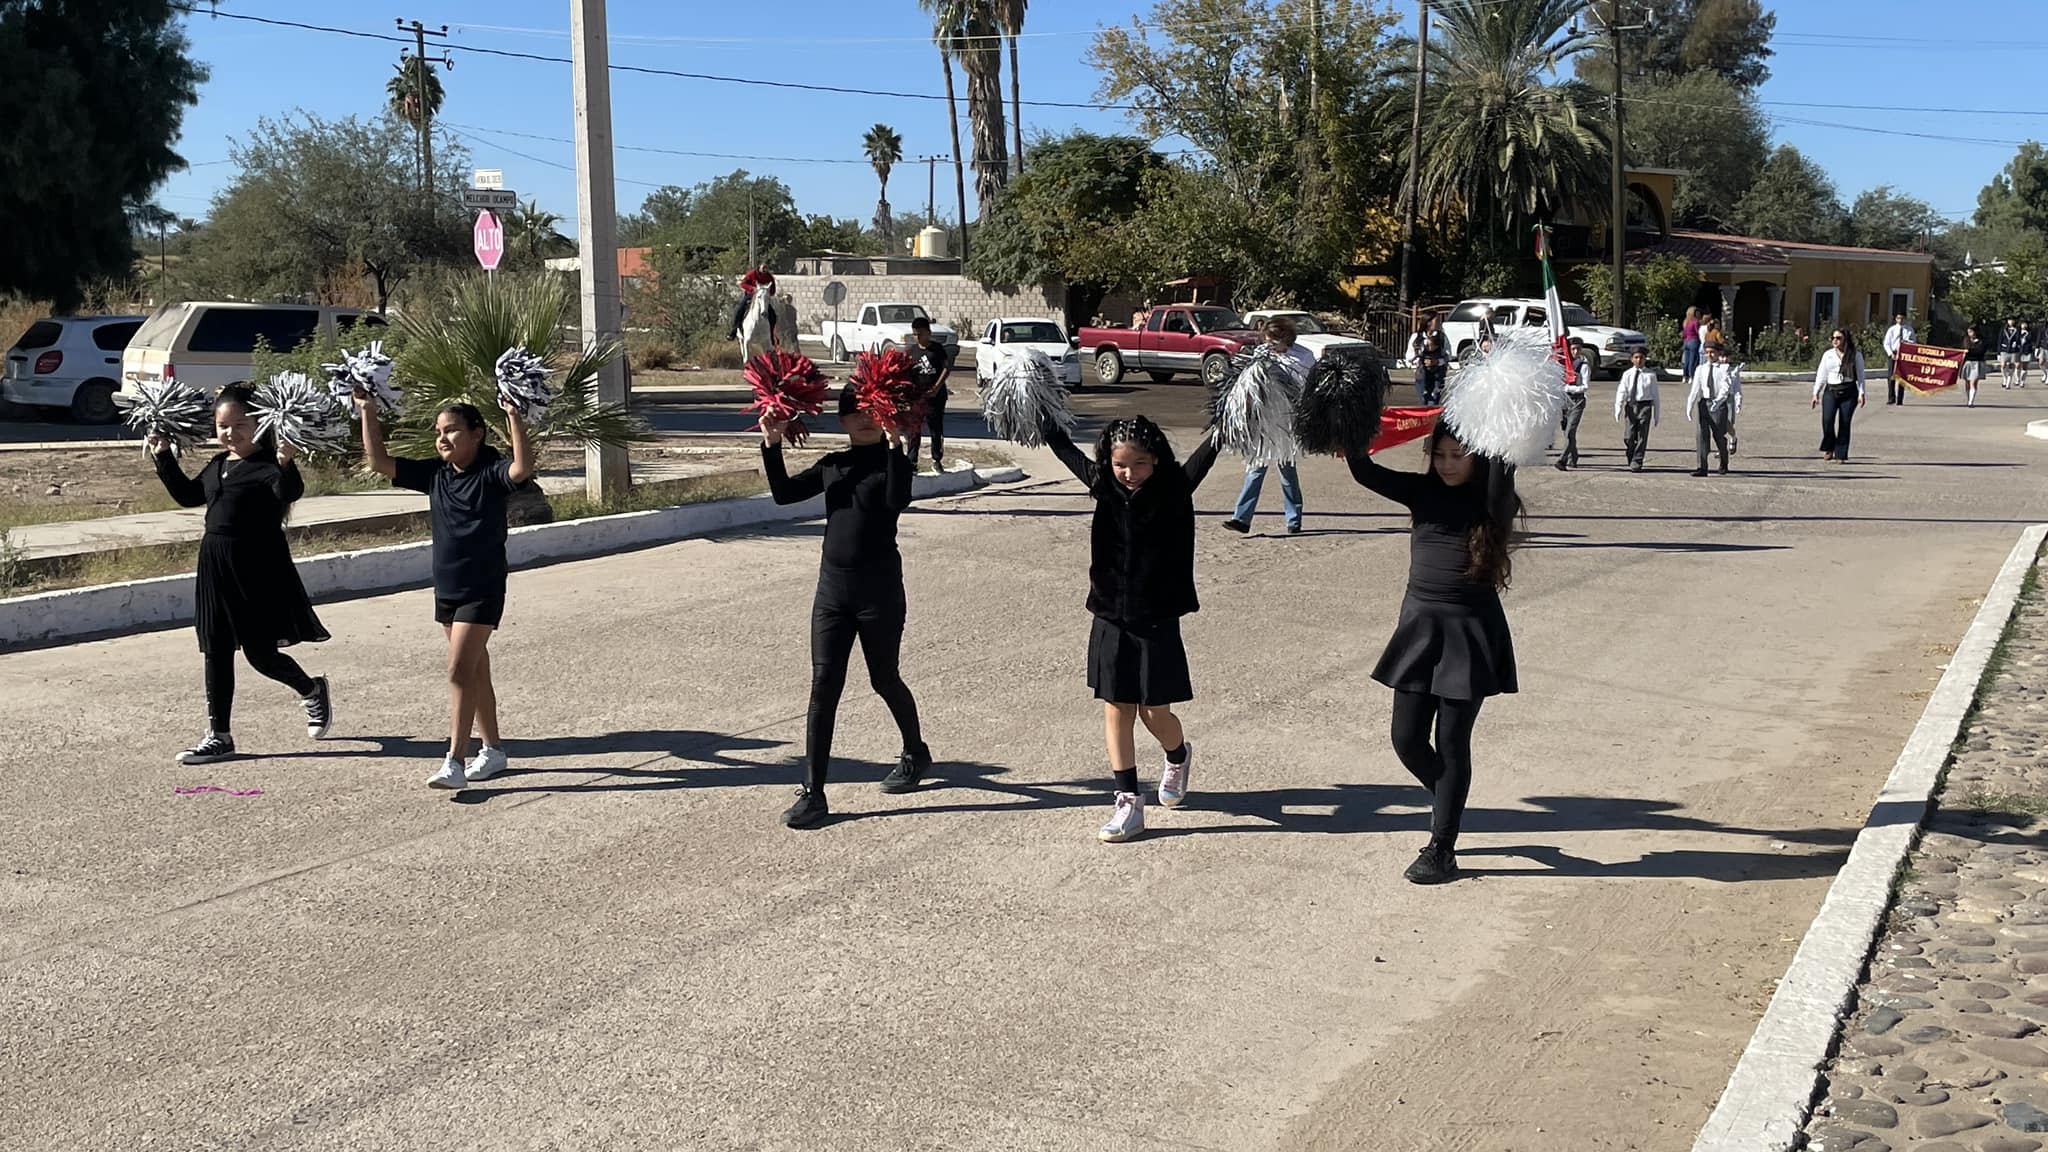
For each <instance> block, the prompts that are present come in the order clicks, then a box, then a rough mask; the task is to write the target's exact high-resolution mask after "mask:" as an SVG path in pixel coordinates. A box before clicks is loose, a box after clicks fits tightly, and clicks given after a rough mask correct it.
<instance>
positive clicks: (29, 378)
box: [0, 316, 142, 424]
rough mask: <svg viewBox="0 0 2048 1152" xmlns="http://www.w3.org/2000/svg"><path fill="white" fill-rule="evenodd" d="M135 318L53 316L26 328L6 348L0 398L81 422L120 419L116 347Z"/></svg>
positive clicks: (133, 326)
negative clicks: (116, 404) (116, 391)
mask: <svg viewBox="0 0 2048 1152" xmlns="http://www.w3.org/2000/svg"><path fill="white" fill-rule="evenodd" d="M140 327H142V317H140V316H53V317H51V318H50V319H48V320H38V321H36V322H35V323H33V324H31V325H29V326H28V331H26V332H24V333H22V334H21V339H19V340H17V341H15V342H14V347H12V348H9V349H8V350H7V371H6V375H5V376H4V377H0V399H4V400H6V401H7V402H9V403H11V404H23V405H27V406H28V407H31V408H38V409H41V410H42V411H44V412H45V413H69V414H70V415H71V418H72V419H74V420H77V421H79V422H81V423H85V424H111V423H113V422H114V421H115V420H118V419H120V416H121V414H120V411H119V410H118V409H116V408H115V407H114V392H115V390H116V389H118V388H119V387H120V378H121V350H122V349H124V348H126V347H127V346H128V340H129V338H130V337H132V336H134V335H135V330H136V329H138V328H140Z"/></svg>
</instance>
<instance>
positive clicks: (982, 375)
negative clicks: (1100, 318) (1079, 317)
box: [974, 316, 1081, 388]
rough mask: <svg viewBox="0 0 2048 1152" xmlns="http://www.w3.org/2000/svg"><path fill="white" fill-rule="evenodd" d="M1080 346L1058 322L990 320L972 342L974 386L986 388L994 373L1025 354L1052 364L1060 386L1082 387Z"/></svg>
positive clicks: (1023, 318) (1014, 318) (1025, 318)
mask: <svg viewBox="0 0 2048 1152" xmlns="http://www.w3.org/2000/svg"><path fill="white" fill-rule="evenodd" d="M1080 349H1081V342H1080V341H1079V340H1077V339H1074V338H1071V337H1069V336H1068V335H1067V330H1066V329H1065V328H1062V327H1060V324H1059V321H1057V320H1046V319H1043V318H1040V317H1036V316H1006V317H1003V318H1002V319H1000V320H991V321H989V322H988V323H987V324H986V325H984V326H983V327H982V329H981V339H979V340H976V341H975V342H974V382H975V383H976V384H986V383H988V382H989V381H990V380H991V379H993V378H994V377H995V374H996V369H997V368H999V367H1001V366H1002V364H1003V362H1004V361H1005V360H1008V359H1009V358H1010V357H1012V356H1017V355H1021V354H1022V353H1023V352H1025V351H1036V352H1043V353H1045V355H1046V358H1047V359H1049V360H1051V361H1052V366H1053V370H1054V371H1055V372H1057V373H1058V374H1059V378H1060V383H1062V384H1065V385H1066V386H1067V387H1069V388H1079V387H1080V386H1081V351H1080Z"/></svg>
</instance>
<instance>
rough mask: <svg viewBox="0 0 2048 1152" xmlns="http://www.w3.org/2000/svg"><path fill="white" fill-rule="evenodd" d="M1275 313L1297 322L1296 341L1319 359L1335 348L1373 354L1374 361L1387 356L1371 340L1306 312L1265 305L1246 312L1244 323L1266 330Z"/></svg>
mask: <svg viewBox="0 0 2048 1152" xmlns="http://www.w3.org/2000/svg"><path fill="white" fill-rule="evenodd" d="M1275 316H1285V317H1287V318H1288V319H1289V320H1292V321H1294V342H1295V343H1296V344H1299V345H1301V346H1302V347H1303V348H1306V349H1308V350H1309V351H1311V352H1313V353H1315V354H1316V359H1318V360H1321V359H1322V358H1323V353H1325V352H1328V351H1330V350H1331V349H1333V348H1334V349H1336V350H1338V351H1340V352H1345V353H1357V354H1359V355H1363V356H1370V357H1371V358H1372V359H1374V360H1384V359H1386V357H1385V356H1383V355H1381V353H1380V350H1379V349H1378V348H1376V347H1374V346H1373V344H1372V342H1371V341H1369V340H1364V339H1361V338H1359V337H1357V336H1353V335H1351V334H1349V333H1346V332H1333V331H1331V330H1330V329H1328V328H1325V327H1323V322H1322V321H1320V320H1318V319H1316V318H1315V317H1314V316H1312V315H1310V314H1308V313H1307V312H1294V311H1289V310H1288V309H1285V308H1262V309H1259V310H1258V311H1255V312H1247V313H1245V314H1244V322H1245V323H1246V324H1249V325H1251V326H1252V327H1254V328H1256V329H1258V330H1259V331H1260V332H1264V331H1265V330H1266V321H1268V320H1271V319H1272V318H1273V317H1275Z"/></svg>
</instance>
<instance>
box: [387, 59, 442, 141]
mask: <svg viewBox="0 0 2048 1152" xmlns="http://www.w3.org/2000/svg"><path fill="white" fill-rule="evenodd" d="M397 68H398V75H396V76H393V77H392V78H391V79H389V80H387V81H385V83H384V94H385V97H386V99H387V106H388V107H389V108H390V109H391V114H392V115H393V116H396V117H398V118H399V119H400V120H403V121H405V122H406V123H407V124H408V125H411V127H412V129H413V131H415V132H417V131H419V130H420V128H421V126H422V125H425V124H428V123H431V122H432V121H433V119H434V117H436V116H439V115H440V114H441V102H442V101H443V100H444V99H446V97H447V93H446V92H445V91H443V90H442V88H441V77H440V75H439V74H438V73H436V72H435V71H434V65H433V62H432V61H430V60H421V59H419V58H418V57H414V56H408V57H406V58H405V60H404V61H403V62H402V63H400V64H398V65H397Z"/></svg>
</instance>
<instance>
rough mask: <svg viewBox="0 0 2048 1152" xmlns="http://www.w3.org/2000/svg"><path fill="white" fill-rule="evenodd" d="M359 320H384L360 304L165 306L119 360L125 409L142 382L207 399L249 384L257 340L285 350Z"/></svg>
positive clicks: (376, 323) (119, 399)
mask: <svg viewBox="0 0 2048 1152" xmlns="http://www.w3.org/2000/svg"><path fill="white" fill-rule="evenodd" d="M357 321H361V322H362V323H363V324H366V325H368V326H370V327H373V328H381V327H383V326H384V325H385V319H384V317H382V316H379V315H377V314H376V313H374V312H364V311H362V310H361V309H359V308H332V307H326V306H319V305H311V304H222V303H209V302H205V301H194V302H190V303H185V304H166V305H164V306H163V307H161V308H159V309H157V310H156V311H155V312H154V313H152V314H151V315H150V317H149V319H147V320H144V321H143V322H142V327H141V329H140V330H139V331H137V332H136V333H135V336H134V338H133V339H131V340H130V341H129V342H128V351H127V353H126V354H125V355H123V356H122V357H121V391H120V392H119V393H118V394H117V395H116V396H115V399H114V402H115V404H117V405H121V406H123V407H125V406H126V405H127V403H128V402H130V401H132V400H133V399H134V398H135V396H136V394H137V390H138V388H139V387H140V386H141V384H142V383H143V382H144V381H153V380H164V379H173V380H182V381H184V382H185V383H187V384H190V385H192V386H193V387H195V388H197V389H199V390H200V391H201V392H204V393H206V394H207V395H209V396H211V395H213V394H214V393H216V392H218V391H220V390H221V389H222V388H223V387H225V386H227V385H229V384H246V383H248V382H249V373H250V363H251V359H250V358H251V357H252V356H254V355H255V352H256V341H257V339H258V338H259V337H260V338H261V339H262V340H263V342H264V343H266V344H268V345H269V346H270V348H271V350H272V351H275V352H289V351H291V350H292V349H294V348H297V347H298V346H299V345H301V344H303V343H305V342H306V341H307V340H309V339H319V340H322V341H327V340H333V339H335V338H336V337H337V334H338V333H339V332H340V330H341V329H343V328H346V327H348V326H349V325H350V324H353V323H355V322H357Z"/></svg>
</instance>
